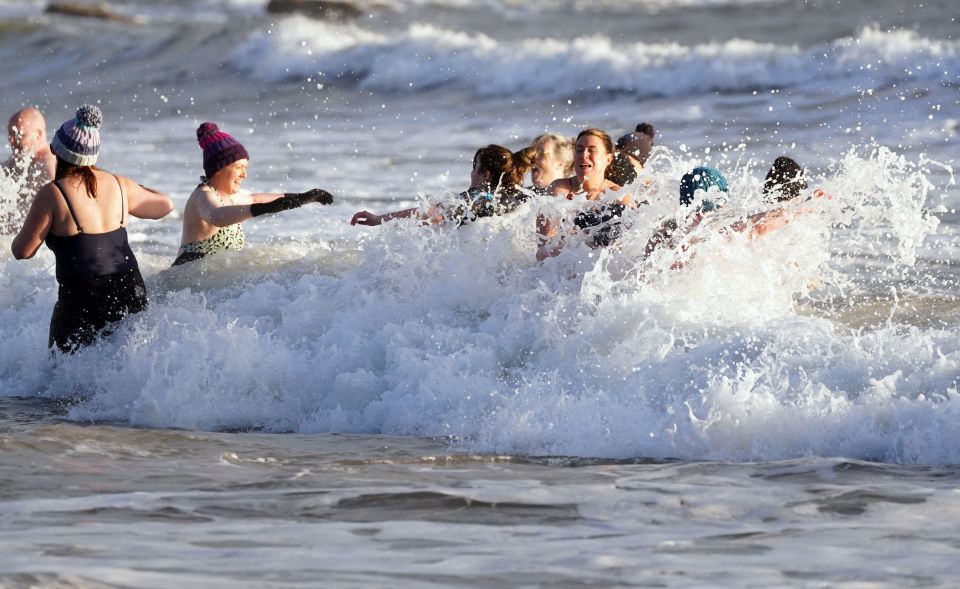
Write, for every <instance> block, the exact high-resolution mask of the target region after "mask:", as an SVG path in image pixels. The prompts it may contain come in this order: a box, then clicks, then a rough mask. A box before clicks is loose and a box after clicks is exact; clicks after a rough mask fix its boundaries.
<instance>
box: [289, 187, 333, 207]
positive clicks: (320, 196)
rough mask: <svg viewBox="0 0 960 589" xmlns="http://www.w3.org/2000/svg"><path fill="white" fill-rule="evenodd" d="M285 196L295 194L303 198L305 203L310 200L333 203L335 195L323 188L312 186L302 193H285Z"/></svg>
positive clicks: (327, 203)
mask: <svg viewBox="0 0 960 589" xmlns="http://www.w3.org/2000/svg"><path fill="white" fill-rule="evenodd" d="M284 196H293V197H296V198H300V199H302V200H303V204H307V203H308V202H318V203H320V204H322V205H332V204H333V195H332V194H330V193H329V192H327V191H326V190H324V189H322V188H312V189H310V190H308V191H306V192H301V193H300V194H285V195H284Z"/></svg>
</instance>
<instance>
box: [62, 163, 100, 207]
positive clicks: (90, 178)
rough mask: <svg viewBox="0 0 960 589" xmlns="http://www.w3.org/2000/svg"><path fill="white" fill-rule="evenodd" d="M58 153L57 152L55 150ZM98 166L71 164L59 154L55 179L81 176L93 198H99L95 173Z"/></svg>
mask: <svg viewBox="0 0 960 589" xmlns="http://www.w3.org/2000/svg"><path fill="white" fill-rule="evenodd" d="M54 155H56V152H54ZM98 169H99V168H97V167H96V166H78V165H76V164H71V163H70V162H68V161H66V160H63V159H60V156H57V171H56V172H55V173H54V175H53V179H54V180H60V179H63V178H69V177H70V176H80V178H81V179H82V180H83V186H84V188H86V189H87V194H89V195H90V196H91V197H93V198H97V176H96V174H94V172H95V171H96V170H98Z"/></svg>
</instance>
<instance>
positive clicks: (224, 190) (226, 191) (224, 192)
mask: <svg viewBox="0 0 960 589" xmlns="http://www.w3.org/2000/svg"><path fill="white" fill-rule="evenodd" d="M207 185H208V186H209V187H210V188H213V189H214V190H216V191H217V194H219V195H220V196H224V197H230V196H233V192H232V191H231V190H230V187H229V186H223V185H221V184H220V183H219V182H214V181H213V180H209V181H207Z"/></svg>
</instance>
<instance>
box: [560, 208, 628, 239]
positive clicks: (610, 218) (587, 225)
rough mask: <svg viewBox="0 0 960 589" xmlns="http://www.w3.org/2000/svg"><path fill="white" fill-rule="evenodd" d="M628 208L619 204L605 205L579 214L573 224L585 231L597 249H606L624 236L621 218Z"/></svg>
mask: <svg viewBox="0 0 960 589" xmlns="http://www.w3.org/2000/svg"><path fill="white" fill-rule="evenodd" d="M624 210H626V207H625V206H624V205H622V204H620V203H618V202H613V203H603V204H601V205H598V206H595V207H593V208H591V209H589V210H586V211H581V212H579V213H577V216H576V217H574V219H573V224H574V226H576V227H577V228H578V229H583V230H585V231H586V232H587V233H588V234H589V235H590V237H591V239H592V243H593V245H594V246H596V247H606V246H608V245H610V244H612V243H613V242H615V241H616V240H617V239H619V238H620V236H621V235H622V234H623V225H622V223H621V221H620V217H621V216H622V215H623V211H624Z"/></svg>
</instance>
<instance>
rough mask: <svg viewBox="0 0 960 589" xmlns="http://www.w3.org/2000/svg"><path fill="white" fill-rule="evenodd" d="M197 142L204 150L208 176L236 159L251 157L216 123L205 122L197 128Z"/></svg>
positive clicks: (204, 171) (204, 165)
mask: <svg viewBox="0 0 960 589" xmlns="http://www.w3.org/2000/svg"><path fill="white" fill-rule="evenodd" d="M197 143H199V144H200V149H202V150H203V173H204V174H205V175H206V176H207V178H213V176H214V174H216V173H217V172H219V171H220V170H222V169H223V168H225V167H227V166H229V165H230V164H232V163H233V162H235V161H238V160H245V159H250V156H249V155H248V154H247V150H246V149H245V148H244V147H243V145H241V144H240V142H239V141H237V140H236V139H234V138H233V137H232V136H231V135H230V134H229V133H225V132H224V131H221V130H220V127H218V126H217V125H216V123H209V122H208V123H203V124H202V125H200V127H198V128H197Z"/></svg>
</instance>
